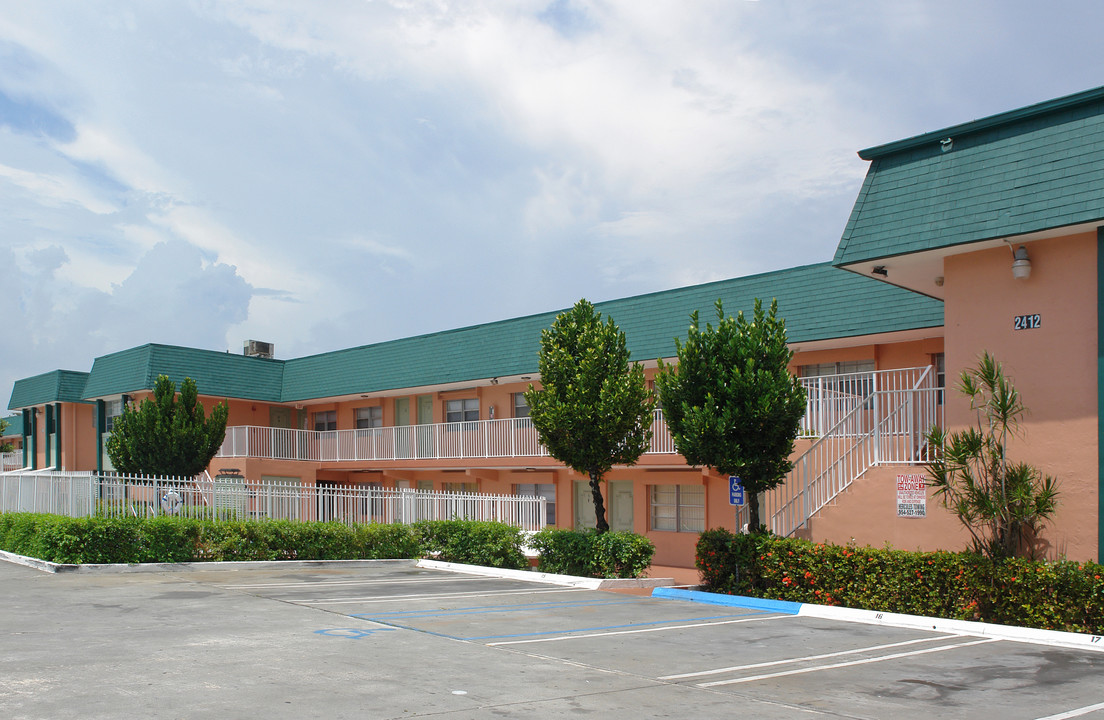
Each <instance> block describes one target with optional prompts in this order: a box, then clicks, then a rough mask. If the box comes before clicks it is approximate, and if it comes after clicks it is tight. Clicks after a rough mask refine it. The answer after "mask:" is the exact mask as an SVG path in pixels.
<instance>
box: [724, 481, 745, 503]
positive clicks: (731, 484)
mask: <svg viewBox="0 0 1104 720" xmlns="http://www.w3.org/2000/svg"><path fill="white" fill-rule="evenodd" d="M744 502H745V500H744V484H743V482H741V481H740V478H738V477H736V476H735V475H729V476H728V504H729V505H743V504H744Z"/></svg>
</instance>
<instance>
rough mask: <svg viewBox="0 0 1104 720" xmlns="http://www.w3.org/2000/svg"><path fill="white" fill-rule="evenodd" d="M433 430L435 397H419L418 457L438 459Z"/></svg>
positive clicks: (416, 429)
mask: <svg viewBox="0 0 1104 720" xmlns="http://www.w3.org/2000/svg"><path fill="white" fill-rule="evenodd" d="M433 432H434V428H433V396H432V395H419V396H418V427H417V428H415V433H416V434H417V438H418V457H420V458H433V457H436V456H437V455H436V452H435V450H436V448H435V443H434V441H433V440H434V434H433Z"/></svg>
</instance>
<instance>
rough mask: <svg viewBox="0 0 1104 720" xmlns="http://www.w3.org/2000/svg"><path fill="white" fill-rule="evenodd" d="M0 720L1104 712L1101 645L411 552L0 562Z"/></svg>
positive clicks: (899, 717)
mask: <svg viewBox="0 0 1104 720" xmlns="http://www.w3.org/2000/svg"><path fill="white" fill-rule="evenodd" d="M0 602H2V608H3V610H2V613H3V614H2V616H0V638H2V645H0V648H2V650H0V717H4V718H62V717H79V718H116V717H134V716H137V717H151V718H191V717H208V716H215V715H221V716H224V717H266V718H301V717H326V718H414V717H442V718H476V717H479V718H483V717H541V718H560V717H584V716H611V717H625V716H632V717H633V718H652V717H675V718H713V717H758V718H793V717H810V718H811V717H818V716H820V717H835V718H894V719H895V720H905V719H907V718H925V719H926V718H931V717H940V718H963V717H969V718H977V719H980V718H1000V719H1001V720H1016V719H1017V718H1028V719H1030V718H1048V719H1052V720H1056V719H1057V718H1069V717H1086V718H1088V717H1102V718H1104V683H1101V682H1100V677H1101V676H1102V675H1101V674H1102V672H1104V653H1097V652H1089V651H1085V650H1073V649H1061V648H1054V647H1047V646H1039V645H1032V644H1027V643H1021V642H1012V641H1008V640H995V639H992V638H982V637H976V636H970V635H958V634H951V633H938V632H925V631H921V630H910V629H900V628H887V627H879V626H872V625H863V624H857V623H847V622H840V621H832V620H826V619H818V618H809V617H796V616H791V615H782V614H778V613H772V612H764V611H757V610H749V609H742V608H733V607H717V606H711V605H702V604H697V603H691V602H684V601H673V600H658V599H653V598H649V597H640V596H634V595H626V594H618V593H613V592H603V591H593V590H581V589H575V588H566V587H558V586H550V585H544V584H539V583H532V582H523V581H518V580H505V579H496V578H486V577H474V576H468V575H462V574H456V573H450V572H444V571H440V570H430V569H422V568H418V567H415V566H414V565H412V564H411V563H408V562H380V563H364V564H362V565H361V566H355V567H350V566H347V565H343V566H322V565H314V566H308V567H304V566H288V567H277V568H259V569H258V568H238V569H217V570H216V569H210V570H208V569H193V570H188V571H175V572H155V573H123V574H88V573H64V574H48V573H43V572H40V571H37V570H33V569H30V568H26V567H22V566H18V565H12V564H9V563H3V562H0Z"/></svg>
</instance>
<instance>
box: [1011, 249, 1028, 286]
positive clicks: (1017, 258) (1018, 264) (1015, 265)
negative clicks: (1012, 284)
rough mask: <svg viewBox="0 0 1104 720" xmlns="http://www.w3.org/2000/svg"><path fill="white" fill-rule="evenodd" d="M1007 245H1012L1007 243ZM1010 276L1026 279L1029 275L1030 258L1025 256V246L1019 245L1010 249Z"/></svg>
mask: <svg viewBox="0 0 1104 720" xmlns="http://www.w3.org/2000/svg"><path fill="white" fill-rule="evenodd" d="M1009 247H1012V246H1011V245H1009ZM1012 277H1014V278H1016V279H1017V280H1026V279H1028V278H1029V277H1031V258H1029V257H1028V256H1027V246H1025V245H1020V246H1019V247H1018V248H1016V249H1015V250H1013V251H1012Z"/></svg>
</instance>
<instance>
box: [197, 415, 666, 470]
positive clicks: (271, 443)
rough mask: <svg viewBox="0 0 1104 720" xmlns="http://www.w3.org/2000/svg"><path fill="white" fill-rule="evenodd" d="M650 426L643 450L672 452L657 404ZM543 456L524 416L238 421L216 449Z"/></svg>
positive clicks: (259, 454) (293, 456)
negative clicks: (346, 424)
mask: <svg viewBox="0 0 1104 720" xmlns="http://www.w3.org/2000/svg"><path fill="white" fill-rule="evenodd" d="M652 431H653V432H652V442H651V445H650V447H649V448H648V450H647V452H648V453H667V454H673V453H675V444H674V441H673V440H672V439H671V434H670V433H669V432H668V431H667V423H666V422H665V421H664V419H663V412H662V411H661V410H656V411H655V417H654V419H653V424H652ZM547 456H548V451H547V450H546V449H545V448H544V446H543V445H541V442H540V437H539V436H538V434H537V430H536V428H534V427H533V421H532V420H530V419H529V418H507V419H503V420H473V421H470V422H456V423H436V424H427V425H401V426H398V427H381V428H366V429H358V430H327V431H316V430H289V429H286V428H270V427H258V426H256V425H237V426H233V427H228V428H226V439H225V440H224V441H223V443H222V447H221V448H220V449H219V452H218V455H216V457H222V458H231V457H248V458H269V459H274V460H308V461H313V462H343V461H354V462H359V461H367V460H445V459H469V458H525V457H547Z"/></svg>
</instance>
